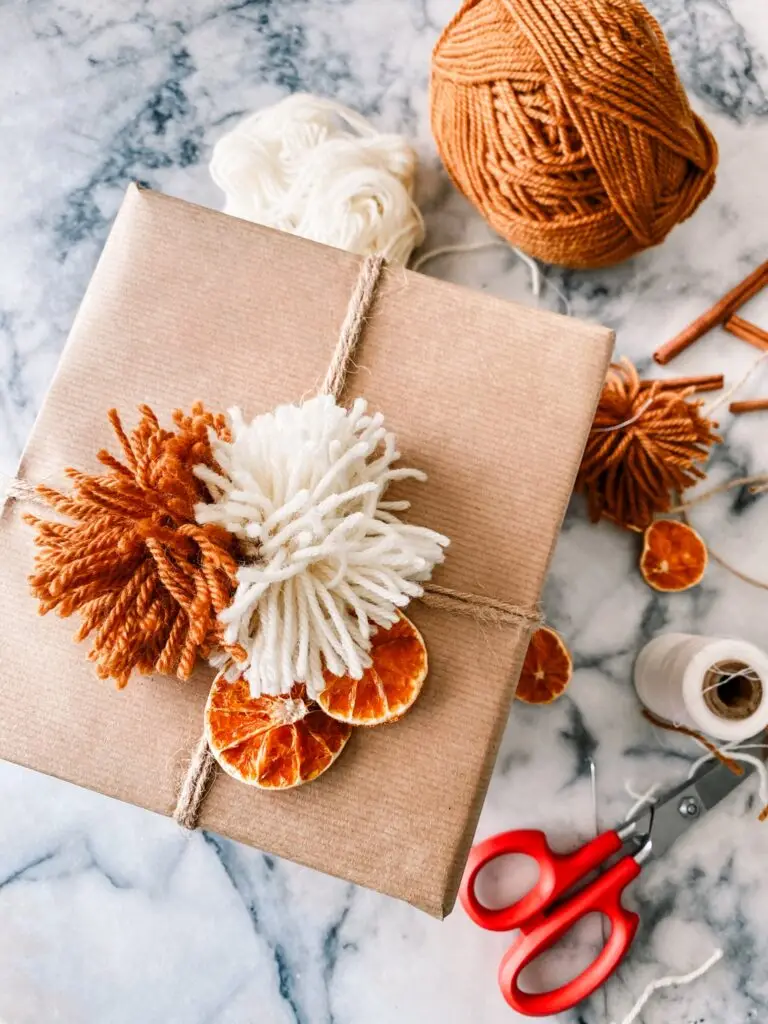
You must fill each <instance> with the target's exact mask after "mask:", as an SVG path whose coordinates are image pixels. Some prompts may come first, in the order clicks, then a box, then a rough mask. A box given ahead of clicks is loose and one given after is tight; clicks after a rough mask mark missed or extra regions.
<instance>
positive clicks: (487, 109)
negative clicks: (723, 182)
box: [431, 0, 717, 267]
mask: <svg viewBox="0 0 768 1024" xmlns="http://www.w3.org/2000/svg"><path fill="white" fill-rule="evenodd" d="M431 117H432V130H433V132H434V136H435V139H436V142H437V147H438V149H439V151H440V155H441V156H442V158H443V162H444V163H445V166H446V167H447V169H448V172H449V174H450V175H451V177H452V178H453V180H454V182H455V184H456V185H457V186H458V188H460V189H461V191H462V192H463V193H464V195H465V196H467V198H468V199H469V200H470V201H471V202H473V203H474V204H475V205H476V206H477V207H478V208H479V209H480V211H481V213H482V214H483V215H484V217H485V218H486V219H487V220H488V221H489V222H490V224H491V226H492V227H493V228H494V229H495V230H496V231H498V232H499V234H501V235H503V236H504V237H505V238H506V239H507V240H508V241H509V242H510V243H511V244H513V245H515V246H518V247H519V248H521V249H523V250H524V251H525V252H527V253H530V255H531V256H535V257H537V258H539V259H542V260H545V261H546V262H548V263H558V264H562V265H563V266H567V267H601V266H606V265H609V264H612V263H617V262H619V261H620V260H623V259H626V258H627V257H628V256H632V255H633V253H636V252H639V251H641V250H642V249H646V248H648V247H649V246H652V245H657V244H658V243H659V242H661V241H662V240H663V239H664V238H665V237H666V235H667V234H668V232H669V231H670V230H671V229H672V228H673V227H674V226H675V224H677V223H679V222H680V221H682V220H685V218H686V217H689V216H690V215H691V214H692V213H693V211H694V210H695V209H696V207H697V206H698V205H699V203H700V202H701V201H702V199H704V198H705V197H706V196H707V194H708V193H709V191H710V190H711V188H712V186H713V184H714V180H715V165H716V163H717V145H716V143H715V140H714V138H713V137H712V135H711V133H710V131H709V129H708V128H707V126H706V125H705V124H704V122H703V121H702V120H701V119H700V118H699V117H697V116H696V114H694V113H693V112H692V111H691V108H690V106H689V105H688V100H687V98H686V95H685V92H684V91H683V87H682V85H681V84H680V81H679V79H678V77H677V74H676V73H675V69H674V66H673V64H672V58H671V56H670V53H669V48H668V47H667V43H666V40H665V38H664V35H663V33H662V31H661V29H660V27H659V25H658V24H657V23H656V21H655V20H654V19H653V18H652V17H651V15H650V14H649V13H648V12H647V11H646V9H645V8H644V7H643V5H642V3H640V2H639V0H567V2H566V0H465V3H464V5H463V6H462V8H461V10H460V11H459V13H458V14H457V15H456V16H455V17H454V19H453V21H451V22H450V24H449V25H448V26H447V28H446V29H445V31H444V32H443V34H442V36H441V37H440V39H439V40H438V43H437V45H436V47H435V50H434V54H433V59H432V77H431Z"/></svg>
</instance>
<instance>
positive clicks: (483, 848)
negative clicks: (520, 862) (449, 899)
mask: <svg viewBox="0 0 768 1024" xmlns="http://www.w3.org/2000/svg"><path fill="white" fill-rule="evenodd" d="M620 849H621V839H619V837H618V835H617V833H616V832H604V833H603V834H602V835H599V836H597V838H595V839H593V840H592V841H591V842H589V843H587V844H586V845H585V846H582V847H581V848H580V849H578V850H576V851H574V852H573V853H564V854H563V853H555V852H554V850H552V849H550V846H549V844H548V843H547V837H546V836H545V835H544V833H543V832H540V831H538V830H537V829H513V830H512V831H511V832H501V833H500V834H499V835H496V836H491V837H490V838H489V839H485V840H483V842H481V843H478V844H477V845H476V846H474V847H473V848H472V851H471V853H470V855H469V859H468V860H467V868H466V871H465V872H464V878H463V880H462V883H461V888H460V890H459V898H460V899H461V903H462V906H463V907H464V909H465V910H466V912H467V913H468V914H469V916H470V917H471V918H472V920H473V921H474V922H475V924H478V925H480V927H481V928H487V929H488V930H490V931H511V930H512V929H513V928H522V927H523V926H524V925H525V924H526V922H527V921H530V920H531V918H533V917H535V916H536V915H537V914H539V913H540V912H541V911H542V910H544V908H545V907H547V906H549V904H551V903H552V902H554V901H555V900H556V899H557V898H558V897H559V896H560V895H561V894H562V893H564V892H565V891H566V890H567V889H570V887H571V886H572V885H573V884H574V883H576V882H578V881H579V880H580V879H582V878H583V877H584V876H585V875H588V874H589V872H590V871H593V870H594V869H595V868H596V867H599V866H600V865H601V864H603V863H604V862H605V861H606V860H607V859H608V858H609V857H610V856H611V855H612V854H614V853H617V852H618V851H619V850H620ZM515 853H517V854H524V855H525V856H528V857H533V859H534V860H535V861H537V862H538V865H539V878H538V881H537V882H536V884H535V885H534V887H533V888H532V889H531V890H530V891H529V892H527V893H526V894H525V896H523V897H522V898H521V899H519V900H517V902H516V903H513V904H512V905H511V906H508V907H500V908H498V909H491V908H490V907H486V906H484V905H483V904H482V903H481V902H480V900H479V899H478V898H477V895H476V893H475V885H476V883H477V876H478V875H479V873H480V872H481V871H482V869H483V868H484V867H486V866H487V865H488V864H490V862H491V861H492V860H495V859H496V858H497V857H504V856H506V855H508V854H515Z"/></svg>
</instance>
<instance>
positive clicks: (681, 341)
mask: <svg viewBox="0 0 768 1024" xmlns="http://www.w3.org/2000/svg"><path fill="white" fill-rule="evenodd" d="M766 285H768V260H766V261H765V262H764V263H761V264H760V266H759V267H757V268H756V269H755V270H753V271H752V273H751V274H749V275H748V276H747V277H745V278H744V280H743V281H741V282H740V283H739V284H737V285H736V287H735V288H732V289H731V290H730V291H729V292H728V293H727V294H726V295H724V296H723V297H722V298H721V299H720V300H719V302H716V303H715V304H714V306H712V308H711V309H708V310H707V311H706V313H702V315H701V316H699V317H697V318H696V319H695V320H694V321H693V323H691V324H689V325H688V326H687V327H686V328H684V330H682V331H680V333H679V334H677V335H675V337H674V338H672V339H671V340H670V341H668V342H666V344H664V345H662V346H661V348H660V349H658V350H657V351H656V352H654V354H653V358H654V359H655V360H656V362H657V363H660V364H661V365H662V366H663V365H664V364H666V363H668V362H669V361H670V360H671V359H674V358H675V356H678V355H680V353H681V352H684V351H685V349H687V348H688V347H689V346H690V345H692V344H693V343H694V342H695V341H697V340H698V339H699V338H700V337H702V335H704V334H706V333H707V331H710V330H711V329H712V328H713V327H718V326H720V325H722V326H723V327H724V328H725V330H726V331H729V332H730V333H731V334H733V335H734V336H735V337H737V338H741V340H742V341H746V342H748V343H749V344H750V345H754V346H755V348H759V349H762V350H764V351H766V352H768V331H765V330H763V329H762V328H761V327H758V326H757V325H756V324H753V323H750V321H749V320H745V319H743V317H740V316H738V315H737V313H736V311H737V310H738V309H740V308H741V307H742V306H743V305H744V304H745V303H747V302H749V300H750V299H751V298H753V297H754V296H755V295H757V293H758V292H759V291H760V290H761V289H762V288H764V287H765V286H766ZM718 378H719V379H720V381H721V383H720V384H719V385H716V384H714V383H712V384H709V385H708V384H707V382H708V381H714V380H716V379H718ZM681 380H682V381H688V382H689V384H690V386H696V389H697V390H699V391H704V390H712V389H714V388H716V387H722V376H721V375H717V374H712V375H711V377H706V378H681ZM669 383H670V385H672V384H673V383H674V382H669ZM677 384H678V386H680V383H679V381H678V382H677ZM729 409H730V411H731V412H733V413H742V412H758V411H763V410H768V398H756V399H750V400H748V401H743V402H732V403H731V404H730V406H729Z"/></svg>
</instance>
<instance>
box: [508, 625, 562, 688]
mask: <svg viewBox="0 0 768 1024" xmlns="http://www.w3.org/2000/svg"><path fill="white" fill-rule="evenodd" d="M572 673H573V662H572V660H571V655H570V653H569V652H568V648H567V647H566V646H565V641H564V640H563V638H562V637H561V636H560V635H559V634H558V633H556V632H555V631H554V629H549V628H548V627H547V626H542V627H541V628H540V629H537V630H536V632H535V633H534V634H533V636H532V637H531V641H530V643H529V644H528V650H527V651H526V654H525V660H524V661H523V668H522V671H521V673H520V679H519V681H518V684H517V692H516V694H515V696H516V697H517V699H518V700H522V701H524V702H525V703H526V704H551V703H552V701H553V700H557V698H558V697H559V696H560V694H561V693H562V692H563V691H564V690H565V688H566V686H567V685H568V683H570V681H571V675H572Z"/></svg>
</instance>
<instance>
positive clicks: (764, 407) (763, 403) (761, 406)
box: [728, 398, 768, 413]
mask: <svg viewBox="0 0 768 1024" xmlns="http://www.w3.org/2000/svg"><path fill="white" fill-rule="evenodd" d="M728 409H729V410H730V411H731V412H735V413H739V412H768V398H747V399H745V400H744V401H743V402H731V404H730V405H729V406H728Z"/></svg>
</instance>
